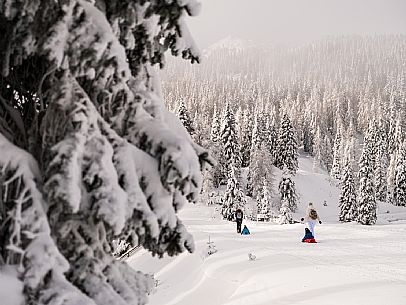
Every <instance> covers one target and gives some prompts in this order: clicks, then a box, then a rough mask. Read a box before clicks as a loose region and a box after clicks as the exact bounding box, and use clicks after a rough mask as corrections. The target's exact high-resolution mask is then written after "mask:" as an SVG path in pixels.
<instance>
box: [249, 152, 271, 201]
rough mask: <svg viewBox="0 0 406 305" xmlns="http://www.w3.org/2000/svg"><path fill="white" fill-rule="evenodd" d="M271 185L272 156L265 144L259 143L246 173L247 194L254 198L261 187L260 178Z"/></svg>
mask: <svg viewBox="0 0 406 305" xmlns="http://www.w3.org/2000/svg"><path fill="white" fill-rule="evenodd" d="M263 178H265V179H266V180H267V181H268V184H269V187H270V188H271V187H272V183H273V174H272V157H271V155H270V153H269V150H268V149H267V148H266V147H265V145H261V146H260V147H259V148H258V149H257V150H256V151H255V152H254V153H253V154H252V160H251V162H250V166H249V168H248V175H247V196H251V197H253V198H256V196H257V195H258V192H259V191H260V190H261V188H262V179H263Z"/></svg>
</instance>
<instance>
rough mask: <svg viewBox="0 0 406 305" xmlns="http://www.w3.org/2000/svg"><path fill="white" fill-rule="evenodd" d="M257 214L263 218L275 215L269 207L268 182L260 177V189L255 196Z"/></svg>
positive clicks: (270, 217)
mask: <svg viewBox="0 0 406 305" xmlns="http://www.w3.org/2000/svg"><path fill="white" fill-rule="evenodd" d="M256 201H257V214H261V215H262V216H263V217H264V218H265V219H267V220H270V219H272V218H274V217H275V213H274V212H273V211H272V209H271V192H270V191H269V182H268V181H267V179H266V178H265V177H264V178H262V187H261V191H260V192H259V193H258V196H257V200H256Z"/></svg>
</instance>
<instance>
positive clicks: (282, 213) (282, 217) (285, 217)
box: [279, 199, 294, 224]
mask: <svg viewBox="0 0 406 305" xmlns="http://www.w3.org/2000/svg"><path fill="white" fill-rule="evenodd" d="M279 223H280V224H290V223H294V221H293V218H292V211H291V209H290V207H289V202H288V200H287V199H283V200H282V202H281V208H280V210H279Z"/></svg>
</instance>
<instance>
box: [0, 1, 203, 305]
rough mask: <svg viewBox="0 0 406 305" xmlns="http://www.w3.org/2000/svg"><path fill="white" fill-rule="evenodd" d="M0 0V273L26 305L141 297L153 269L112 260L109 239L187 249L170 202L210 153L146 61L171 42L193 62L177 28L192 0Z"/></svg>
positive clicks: (159, 60)
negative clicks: (169, 102)
mask: <svg viewBox="0 0 406 305" xmlns="http://www.w3.org/2000/svg"><path fill="white" fill-rule="evenodd" d="M0 7H1V9H0V19H1V22H0V30H1V32H2V35H1V37H0V49H1V52H0V73H1V75H0V78H1V81H0V92H1V102H0V168H1V170H0V194H1V200H0V211H1V218H3V213H4V215H7V221H6V222H3V221H2V225H1V226H0V236H1V238H0V265H1V269H2V270H3V269H4V268H7V269H8V270H12V272H11V273H10V274H13V276H14V277H15V278H16V281H17V280H18V281H19V283H21V285H22V287H21V293H22V294H23V296H24V301H23V304H36V305H37V304H38V305H56V304H64V305H78V304H80V305H96V304H97V305H111V304H117V305H118V304H120V305H127V304H132V305H136V304H137V305H140V304H145V303H146V302H147V294H148V292H149V291H151V288H152V286H153V281H152V278H151V277H150V276H148V275H144V274H143V273H141V272H137V271H135V270H133V269H132V268H129V267H128V265H127V263H126V262H124V261H118V260H116V259H115V258H114V256H113V249H114V245H113V240H117V239H120V240H125V241H126V242H127V243H129V244H131V245H132V246H136V245H140V246H142V247H143V248H145V249H147V250H149V251H150V252H152V254H154V255H158V256H163V255H164V254H165V253H166V254H168V255H176V254H178V253H181V252H183V251H190V252H192V251H193V249H194V245H193V239H192V237H191V235H190V234H189V233H188V232H187V230H186V228H185V227H184V226H183V224H182V222H181V220H180V219H179V218H178V216H177V214H176V212H177V211H179V209H181V207H182V206H183V205H184V204H185V203H186V202H187V201H196V200H197V196H198V194H199V192H200V187H201V184H202V177H201V173H200V169H201V168H204V167H205V164H206V163H207V162H211V161H210V157H209V156H208V153H207V152H206V151H205V150H204V149H202V148H201V147H200V146H198V145H197V144H195V143H194V142H193V141H192V139H191V137H190V136H189V135H188V133H187V131H186V130H185V128H184V127H183V126H182V124H181V122H180V121H179V120H178V118H177V117H176V116H175V115H173V114H172V113H169V112H168V110H167V109H166V108H165V107H164V102H163V98H162V94H161V89H160V83H159V78H158V77H157V74H156V71H155V67H153V65H155V64H156V65H159V66H161V67H162V66H163V64H164V59H163V57H164V53H165V52H166V51H169V50H170V51H171V53H172V54H182V57H183V58H185V59H188V60H190V61H191V62H196V61H199V54H198V51H197V49H196V47H195V46H194V43H193V41H192V40H191V38H190V37H189V32H188V29H187V26H186V24H185V16H187V15H195V14H196V13H197V12H198V7H199V5H198V4H197V3H196V2H195V1H181V2H180V1H172V2H162V1H155V2H146V3H144V4H142V5H141V4H140V3H138V2H137V1H119V3H118V2H117V1H103V0H100V1H99V0H98V1H82V0H71V1H54V0H43V1H28V0H26V1H24V0H22V1H19V0H18V1H17V0H11V1H7V2H6V3H5V2H2V3H1V4H0ZM134 20H136V22H135V21H134ZM168 53H169V52H168ZM169 126H170V128H169ZM2 270H1V271H0V272H2ZM14 297H15V298H16V299H19V296H13V295H10V298H11V299H14Z"/></svg>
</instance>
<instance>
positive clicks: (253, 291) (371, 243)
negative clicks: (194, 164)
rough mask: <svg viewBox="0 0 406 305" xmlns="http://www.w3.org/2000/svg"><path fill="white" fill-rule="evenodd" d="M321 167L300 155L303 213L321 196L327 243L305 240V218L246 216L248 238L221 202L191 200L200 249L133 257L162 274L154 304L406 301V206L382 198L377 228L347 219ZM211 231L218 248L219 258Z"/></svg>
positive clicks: (319, 233)
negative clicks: (211, 249) (280, 221)
mask: <svg viewBox="0 0 406 305" xmlns="http://www.w3.org/2000/svg"><path fill="white" fill-rule="evenodd" d="M317 172H318V173H315V172H313V160H312V159H311V158H308V157H303V156H302V157H300V158H299V171H298V173H297V175H296V177H295V182H296V186H297V190H298V193H299V194H300V200H299V211H298V213H296V214H295V218H297V219H298V218H300V217H301V215H302V214H303V213H304V210H305V209H306V205H307V203H308V202H309V201H312V202H314V204H315V206H316V208H317V210H318V212H319V215H320V217H321V219H322V220H323V224H322V225H320V226H318V227H316V238H317V240H318V242H319V243H317V244H302V243H301V242H300V240H301V238H302V236H303V225H302V224H293V225H276V224H270V223H255V222H249V221H245V222H244V223H245V224H246V225H247V226H248V227H249V229H250V230H251V235H249V236H241V235H239V234H237V233H235V223H233V222H228V221H223V220H221V217H220V215H219V211H218V208H215V207H205V206H189V207H187V208H185V210H183V211H182V212H181V217H182V219H184V222H185V225H186V227H187V228H188V229H189V231H190V232H191V233H192V234H193V235H194V238H195V242H196V251H195V253H193V254H182V255H180V256H178V257H176V258H169V257H165V258H164V259H162V260H159V259H157V258H153V257H151V256H150V255H149V254H148V253H147V252H146V251H144V250H141V251H139V252H138V253H136V255H134V256H132V257H131V258H129V259H128V262H129V264H130V265H131V266H132V267H133V268H135V269H136V270H142V271H144V272H147V273H153V274H154V275H155V279H156V280H157V287H156V291H155V293H154V294H152V295H151V296H150V304H152V305H164V304H165V305H175V304H177V305H190V304H193V305H208V304H210V305H216V304H227V305H232V304H233V305H234V304H244V305H256V304H261V305H262V304H263V305H265V304H273V305H278V304H312V305H314V304H323V305H334V304H337V305H338V304H340V305H341V304H343V303H345V304H347V305H360V304H368V305H374V304H376V305H378V304H379V305H381V304H390V305H404V304H406V289H405V288H406V258H405V256H404V253H405V251H406V239H405V238H404V235H405V233H406V208H402V207H394V206H391V205H387V204H380V206H379V207H378V224H377V225H375V226H361V225H359V224H356V223H346V224H340V223H338V221H337V217H338V207H337V205H338V195H339V191H338V189H337V188H336V187H335V186H334V185H333V183H332V182H331V180H330V178H329V177H328V175H327V174H326V173H320V171H319V170H318V171H317ZM324 200H326V201H327V206H323V201H324ZM387 211H389V213H386V212H387ZM209 236H210V239H211V241H213V242H214V245H215V247H216V248H217V250H218V252H217V253H214V254H213V255H211V256H208V255H207V241H208V238H209ZM249 253H252V254H253V255H255V256H256V259H255V260H253V261H251V260H249V259H248V254H249ZM388 296H390V302H389V303H388Z"/></svg>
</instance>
